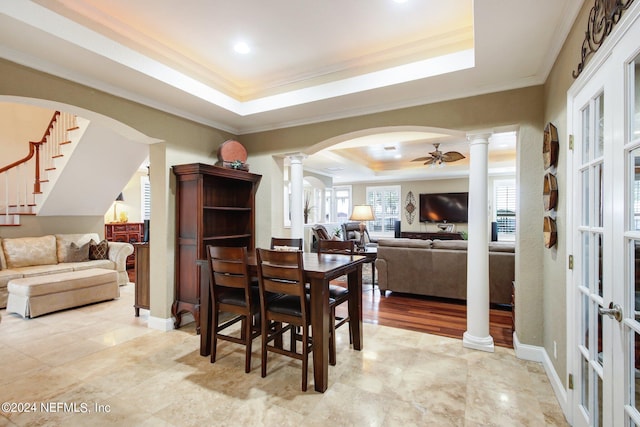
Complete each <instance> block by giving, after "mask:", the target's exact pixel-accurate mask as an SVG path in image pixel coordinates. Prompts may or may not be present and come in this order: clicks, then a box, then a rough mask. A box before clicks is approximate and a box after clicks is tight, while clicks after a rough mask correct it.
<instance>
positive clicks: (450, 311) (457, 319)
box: [362, 285, 513, 348]
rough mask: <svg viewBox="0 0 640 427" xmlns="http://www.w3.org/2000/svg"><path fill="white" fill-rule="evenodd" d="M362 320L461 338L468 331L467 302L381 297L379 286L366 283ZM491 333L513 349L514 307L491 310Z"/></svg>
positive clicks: (393, 295)
mask: <svg viewBox="0 0 640 427" xmlns="http://www.w3.org/2000/svg"><path fill="white" fill-rule="evenodd" d="M363 288H364V290H363V294H362V305H363V310H362V313H363V314H362V316H363V321H365V322H368V323H375V324H378V325H384V326H391V327H394V328H401V329H409V330H412V331H418V332H427V333H430V334H435V335H443V336H447V337H453V338H460V339H462V335H463V334H464V332H465V331H466V330H467V307H466V305H465V302H464V301H457V300H447V299H443V298H429V297H423V296H419V295H408V294H400V293H394V292H387V296H386V297H380V292H379V291H378V288H377V287H376V288H375V290H373V291H372V289H371V285H365V286H363ZM489 333H490V334H491V336H492V337H493V340H494V344H495V345H497V346H501V347H508V348H513V330H512V326H511V309H510V308H509V307H495V308H491V309H490V313H489Z"/></svg>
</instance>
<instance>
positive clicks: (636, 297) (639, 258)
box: [631, 240, 640, 321]
mask: <svg viewBox="0 0 640 427" xmlns="http://www.w3.org/2000/svg"><path fill="white" fill-rule="evenodd" d="M632 250H633V255H632V256H631V260H632V262H631V274H632V276H631V277H633V278H634V280H633V284H634V288H635V289H633V294H632V295H633V302H634V307H635V316H634V319H635V320H639V321H640V241H638V240H634V241H633V242H632Z"/></svg>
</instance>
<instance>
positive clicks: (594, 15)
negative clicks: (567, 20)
mask: <svg viewBox="0 0 640 427" xmlns="http://www.w3.org/2000/svg"><path fill="white" fill-rule="evenodd" d="M633 1H634V0H595V3H594V5H593V7H592V8H591V12H589V22H588V23H587V31H586V32H585V38H584V41H583V42H582V49H581V55H582V60H581V61H580V63H579V64H578V68H577V69H575V70H574V71H573V73H572V74H573V78H574V79H575V78H577V77H578V76H579V75H580V73H582V70H583V69H584V67H585V65H586V63H587V59H588V58H589V56H591V55H592V54H593V53H595V52H596V51H597V50H598V49H599V48H600V46H601V45H602V43H603V42H604V40H605V39H606V38H607V36H608V35H609V33H611V30H612V29H613V27H614V26H615V25H616V24H617V23H618V21H620V18H621V17H622V13H623V12H624V11H625V10H627V9H628V8H629V6H631V3H633Z"/></svg>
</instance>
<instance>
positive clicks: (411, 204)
mask: <svg viewBox="0 0 640 427" xmlns="http://www.w3.org/2000/svg"><path fill="white" fill-rule="evenodd" d="M416 208H417V206H416V198H415V196H414V195H413V192H411V191H409V192H408V193H407V197H406V199H405V200H404V211H405V212H404V214H405V217H406V218H407V222H408V223H409V224H413V219H414V218H415V217H416Z"/></svg>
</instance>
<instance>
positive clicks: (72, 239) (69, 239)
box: [55, 233, 99, 262]
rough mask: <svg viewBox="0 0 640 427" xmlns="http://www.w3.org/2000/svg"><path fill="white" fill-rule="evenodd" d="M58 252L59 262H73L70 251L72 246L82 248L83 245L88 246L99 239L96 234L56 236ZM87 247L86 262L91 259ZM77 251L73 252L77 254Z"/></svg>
mask: <svg viewBox="0 0 640 427" xmlns="http://www.w3.org/2000/svg"><path fill="white" fill-rule="evenodd" d="M55 236H56V251H57V255H58V262H72V260H71V258H69V254H68V252H69V249H70V248H71V244H72V243H73V244H75V246H76V248H80V247H82V246H83V245H86V244H88V243H89V242H91V240H96V241H97V240H98V239H99V237H98V235H97V234H96V233H75V234H56V235H55ZM88 248H89V247H88V246H87V257H86V258H85V261H87V260H88V259H89V250H88ZM76 251H77V249H75V250H74V251H73V252H76Z"/></svg>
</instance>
